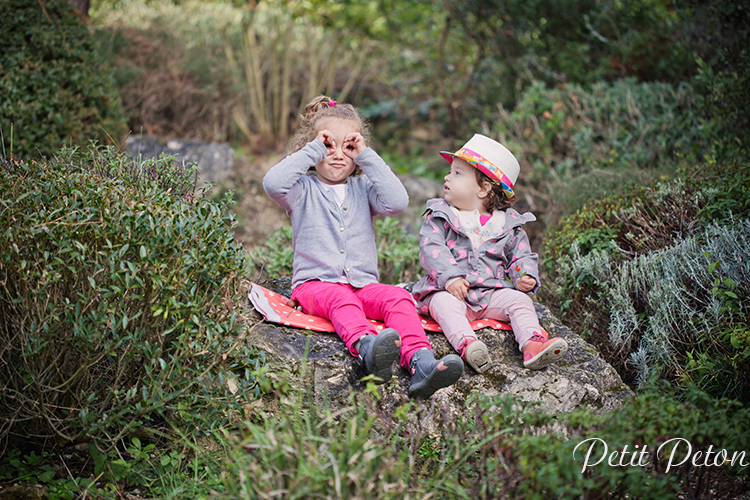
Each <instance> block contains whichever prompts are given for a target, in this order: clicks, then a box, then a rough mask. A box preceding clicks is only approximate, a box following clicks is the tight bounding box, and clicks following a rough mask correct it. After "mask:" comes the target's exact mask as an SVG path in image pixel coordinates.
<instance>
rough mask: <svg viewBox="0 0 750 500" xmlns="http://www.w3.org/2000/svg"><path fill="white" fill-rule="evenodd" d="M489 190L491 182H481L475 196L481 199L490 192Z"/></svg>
mask: <svg viewBox="0 0 750 500" xmlns="http://www.w3.org/2000/svg"><path fill="white" fill-rule="evenodd" d="M490 191H492V183H490V182H483V183H482V185H481V186H479V192H478V193H477V196H478V197H479V199H481V200H483V199H485V198H486V197H487V195H488V194H490Z"/></svg>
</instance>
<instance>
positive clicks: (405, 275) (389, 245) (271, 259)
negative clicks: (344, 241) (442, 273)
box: [247, 217, 422, 284]
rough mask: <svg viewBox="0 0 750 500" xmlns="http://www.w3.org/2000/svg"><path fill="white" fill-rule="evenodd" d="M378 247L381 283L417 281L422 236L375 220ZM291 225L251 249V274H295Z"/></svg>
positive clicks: (393, 223)
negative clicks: (259, 245) (419, 237)
mask: <svg viewBox="0 0 750 500" xmlns="http://www.w3.org/2000/svg"><path fill="white" fill-rule="evenodd" d="M373 225H374V228H375V240H376V245H377V250H378V271H379V273H380V282H381V283H390V284H397V283H403V282H406V281H416V280H417V279H418V278H419V277H420V275H421V273H422V266H420V265H419V239H418V238H417V237H416V236H414V235H413V234H409V233H407V232H406V231H404V229H403V228H402V227H401V226H400V225H399V223H398V221H396V220H394V219H392V218H390V217H384V218H378V219H375V221H374V224H373ZM293 263H294V252H293V251H292V226H284V227H282V228H281V229H279V230H278V231H276V232H275V233H273V234H272V235H271V236H269V237H268V239H266V241H265V243H263V246H261V247H259V248H257V249H255V250H253V251H252V252H250V266H249V267H248V271H247V273H248V275H249V276H250V278H255V277H256V276H260V275H261V269H262V270H263V273H262V274H263V275H264V276H267V277H270V278H279V277H282V276H291V275H292V271H293V269H292V264H293Z"/></svg>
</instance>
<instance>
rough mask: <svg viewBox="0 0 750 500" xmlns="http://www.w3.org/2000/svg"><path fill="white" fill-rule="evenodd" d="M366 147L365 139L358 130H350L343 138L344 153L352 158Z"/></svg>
mask: <svg viewBox="0 0 750 500" xmlns="http://www.w3.org/2000/svg"><path fill="white" fill-rule="evenodd" d="M366 147H367V146H365V139H364V137H362V134H360V133H359V132H352V133H351V134H349V135H347V136H346V137H345V138H344V154H345V155H346V156H348V157H349V158H351V159H352V160H353V159H354V158H356V157H357V155H358V154H359V153H361V152H362V151H364V150H365V148H366Z"/></svg>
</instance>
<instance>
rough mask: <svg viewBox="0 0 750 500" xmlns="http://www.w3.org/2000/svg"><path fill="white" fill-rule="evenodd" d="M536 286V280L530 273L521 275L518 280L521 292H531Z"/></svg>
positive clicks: (517, 286) (518, 287)
mask: <svg viewBox="0 0 750 500" xmlns="http://www.w3.org/2000/svg"><path fill="white" fill-rule="evenodd" d="M535 286H536V280H535V279H534V278H532V277H531V276H529V275H528V274H526V275H523V276H521V277H520V278H518V279H517V280H516V288H517V289H518V290H520V291H521V292H529V291H531V290H533V289H534V287H535Z"/></svg>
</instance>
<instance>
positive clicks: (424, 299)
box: [412, 198, 540, 313]
mask: <svg viewBox="0 0 750 500" xmlns="http://www.w3.org/2000/svg"><path fill="white" fill-rule="evenodd" d="M497 213H498V212H495V214H493V218H494V217H495V215H496V214H497ZM422 215H426V217H425V220H424V223H423V224H422V228H421V229H420V231H419V235H420V242H419V259H420V262H421V263H422V267H423V268H424V270H425V273H426V275H425V277H424V278H422V279H421V280H419V281H418V282H417V283H415V284H414V288H413V289H412V294H413V295H414V298H415V299H416V300H417V307H418V308H419V310H420V311H421V312H424V313H426V312H427V311H428V306H429V303H430V299H431V298H432V295H433V293H434V292H437V291H442V290H445V283H446V281H448V280H449V279H450V278H453V277H454V276H461V277H463V278H465V279H466V280H467V281H468V282H469V285H470V286H471V289H470V290H469V295H468V296H467V297H466V303H467V305H468V306H469V307H471V309H472V310H474V311H479V310H481V309H484V308H486V307H487V305H488V304H489V301H490V297H491V296H492V291H493V290H495V289H496V288H515V281H516V279H517V278H519V277H521V276H523V275H525V274H528V275H529V276H532V277H533V278H534V279H535V280H536V283H537V284H536V286H535V287H534V289H533V290H532V291H531V292H529V293H536V291H537V290H538V289H539V286H540V282H539V263H538V261H539V257H538V256H537V254H536V253H534V252H532V251H531V248H530V247H529V238H528V236H526V232H525V231H524V230H523V228H522V227H521V226H523V225H524V224H525V223H527V222H533V221H535V220H536V217H534V215H533V214H531V213H529V212H527V213H525V214H520V213H518V212H516V211H515V210H513V209H512V208H508V209H506V210H505V224H504V225H502V227H499V228H495V229H497V231H496V232H493V234H491V235H488V236H489V239H486V241H484V242H483V243H481V244H480V245H479V247H478V248H477V249H476V251H475V250H474V247H473V245H472V240H471V238H472V234H469V232H471V233H475V234H477V235H478V234H480V232H481V231H483V230H484V227H485V226H482V227H475V228H464V227H460V222H459V218H458V217H457V215H456V213H455V212H454V211H453V209H452V207H451V206H450V204H449V203H448V202H447V201H445V200H444V199H442V198H434V199H432V200H428V201H427V210H425V212H424V214H422ZM501 217H502V216H501ZM490 221H492V219H490ZM488 224H490V223H489V222H488Z"/></svg>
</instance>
